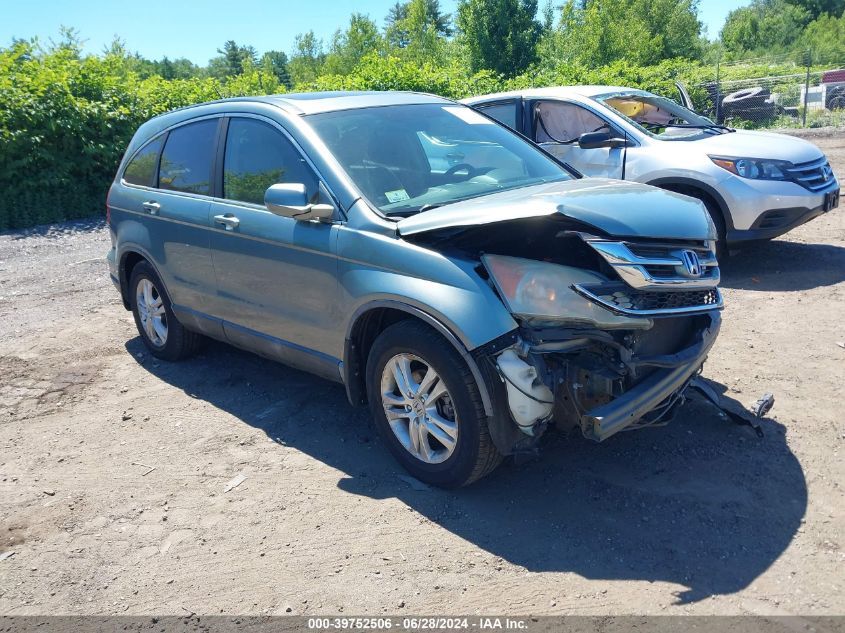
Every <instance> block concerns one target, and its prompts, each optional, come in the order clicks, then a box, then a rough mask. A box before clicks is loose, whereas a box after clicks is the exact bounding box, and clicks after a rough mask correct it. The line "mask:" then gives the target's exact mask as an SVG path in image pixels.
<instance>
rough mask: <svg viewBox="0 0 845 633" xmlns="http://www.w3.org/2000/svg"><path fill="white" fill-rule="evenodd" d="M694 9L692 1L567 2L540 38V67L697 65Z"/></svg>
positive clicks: (694, 0) (698, 41) (697, 34)
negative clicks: (680, 62)
mask: <svg viewBox="0 0 845 633" xmlns="http://www.w3.org/2000/svg"><path fill="white" fill-rule="evenodd" d="M697 5H698V3H697V0H590V1H589V2H583V1H576V0H569V1H568V2H566V4H564V5H563V6H562V7H561V14H560V21H559V22H558V25H557V28H556V29H555V30H554V31H552V32H550V33H547V34H546V35H544V41H543V43H542V45H541V48H540V56H541V62H542V65H543V66H554V65H556V64H560V63H572V62H580V63H583V64H587V65H604V64H610V63H612V62H614V61H616V60H621V59H625V60H629V61H631V62H634V63H637V64H655V63H658V62H660V61H661V60H663V59H672V58H675V57H683V58H687V59H697V58H699V57H700V56H701V53H702V46H701V23H700V22H699V20H698V6H697Z"/></svg>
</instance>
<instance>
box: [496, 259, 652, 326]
mask: <svg viewBox="0 0 845 633" xmlns="http://www.w3.org/2000/svg"><path fill="white" fill-rule="evenodd" d="M481 261H482V263H483V264H484V267H485V268H486V269H487V272H488V273H489V274H490V278H491V279H492V280H493V283H494V285H495V286H496V290H498V292H499V296H501V297H502V300H503V301H504V302H505V306H506V307H507V308H508V310H509V311H510V312H511V314H514V315H516V316H519V317H523V318H526V319H530V320H531V321H532V322H535V323H536V322H541V323H542V322H548V323H550V324H557V325H560V324H561V323H562V322H573V323H575V324H581V325H589V326H592V327H597V328H600V329H604V328H626V329H630V328H643V329H647V328H650V327H651V326H652V321H651V319H646V318H632V317H628V316H621V315H618V314H614V313H613V312H611V311H610V310H607V309H605V308H603V307H602V306H600V305H599V304H597V303H594V302H593V301H590V300H589V299H587V298H585V297H583V296H581V295H580V294H578V293H577V292H575V291H574V290H573V289H572V286H573V285H575V284H582V283H596V282H604V281H607V279H606V278H605V277H604V276H602V275H600V274H598V273H594V272H592V271H589V270H583V269H581V268H573V267H571V266H560V265H558V264H550V263H547V262H538V261H534V260H530V259H522V258H519V257H507V256H505V255H483V256H482V257H481Z"/></svg>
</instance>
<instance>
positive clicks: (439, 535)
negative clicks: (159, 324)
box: [0, 131, 845, 615]
mask: <svg viewBox="0 0 845 633" xmlns="http://www.w3.org/2000/svg"><path fill="white" fill-rule="evenodd" d="M812 140H813V142H816V143H818V144H819V146H821V147H822V148H823V149H824V150H825V151H826V152H827V153H828V156H829V157H830V158H831V161H832V162H833V164H834V169H835V171H836V172H837V173H838V174H839V176H840V179H842V177H843V176H845V134H843V133H842V132H841V131H840V132H839V133H838V134H837V135H833V136H829V137H813V138H812ZM843 217H845V210H843V209H839V210H838V211H836V212H834V213H832V214H830V215H828V216H826V217H822V218H819V219H817V220H815V221H813V222H811V223H810V224H808V225H805V226H803V227H801V228H799V229H798V230H796V231H794V232H792V233H791V234H789V235H788V236H786V237H785V239H781V240H777V241H774V242H771V243H767V244H762V245H759V246H756V247H753V248H749V249H748V250H746V251H743V252H741V253H740V254H738V255H736V256H735V257H733V258H732V259H731V260H730V261H728V262H726V263H725V264H724V267H723V276H724V290H725V295H726V301H727V308H726V309H725V313H724V319H725V323H724V328H723V330H722V335H721V337H720V339H719V341H718V342H717V344H716V348H715V350H714V351H713V352H712V353H711V356H710V360H709V361H708V363H707V365H706V366H705V376H707V377H708V378H710V379H712V380H713V381H715V382H717V383H719V384H720V385H722V386H723V388H724V389H725V390H726V395H728V396H729V397H730V398H732V399H734V400H735V401H736V402H737V403H740V404H742V405H749V404H751V403H753V402H754V401H755V400H756V399H757V398H758V397H759V396H760V395H761V394H763V393H764V392H766V391H772V392H773V393H774V394H775V396H776V399H777V403H776V405H775V408H774V409H773V411H772V417H771V418H769V419H768V420H767V421H765V422H764V429H765V438H764V439H762V440H759V439H758V438H757V437H756V436H755V435H754V433H753V432H752V431H751V429H749V428H747V427H740V426H736V425H733V424H730V423H727V422H725V421H723V420H721V419H720V418H719V417H718V416H717V415H716V414H715V413H714V411H713V410H712V409H710V408H708V407H706V406H704V405H696V404H691V405H687V406H686V408H685V409H684V411H683V414H682V415H681V416H679V419H677V420H676V421H675V422H673V423H672V424H671V425H670V426H668V427H665V428H659V429H651V430H644V431H639V432H636V433H623V434H621V435H620V436H617V437H614V438H613V439H612V440H610V441H608V442H606V443H604V444H601V445H595V444H592V443H589V442H587V441H586V440H583V439H581V438H580V437H575V436H573V437H571V438H568V439H567V438H563V437H554V436H552V437H549V438H548V441H547V442H546V443H545V447H544V451H543V452H542V454H541V455H540V457H539V458H538V459H537V460H534V461H531V462H528V463H525V464H521V465H514V464H505V465H504V466H503V467H501V468H500V469H499V470H498V471H496V473H494V474H493V475H492V476H491V477H488V478H487V479H485V480H483V481H481V482H479V483H478V484H477V485H474V486H472V487H470V488H468V489H464V490H460V491H457V492H442V491H438V490H416V489H414V488H413V487H411V486H410V485H409V484H408V483H406V481H404V480H403V479H402V476H403V475H404V472H403V471H402V470H401V469H400V468H399V467H398V466H397V464H396V463H395V462H394V461H393V460H392V459H391V458H390V456H389V455H388V453H387V451H386V450H385V449H384V448H383V447H382V446H381V445H380V442H379V440H378V439H377V438H376V437H375V435H374V433H373V431H372V429H371V427H370V425H369V421H368V415H367V413H366V411H364V410H357V409H353V408H352V407H350V406H349V405H348V404H347V402H346V399H345V394H344V391H343V388H342V387H340V386H338V385H334V384H331V383H328V382H324V381H322V380H319V379H317V378H314V377H311V376H309V375H306V374H303V373H300V372H297V371H294V370H291V369H288V368H286V367H284V366H281V365H278V364H274V363H272V362H270V361H266V360H262V359H260V358H258V357H255V356H252V355H250V354H247V353H243V352H240V351H237V350H235V349H233V348H230V347H228V346H226V345H222V344H211V345H209V347H208V348H207V349H206V351H205V352H204V353H203V354H202V355H201V356H200V357H198V358H196V359H193V360H191V361H188V362H185V363H182V364H174V365H171V364H167V363H160V362H158V361H156V360H155V359H153V358H151V357H150V356H149V355H147V354H145V353H144V350H143V347H142V344H141V342H140V339H139V338H138V336H137V334H136V331H135V327H134V324H133V322H132V318H131V315H130V313H128V312H126V311H124V310H123V307H122V305H121V304H120V302H119V300H118V296H117V293H116V292H115V291H114V288H113V287H112V286H111V282H110V281H109V279H108V274H107V269H106V266H105V263H104V261H103V256H104V255H105V252H106V250H107V248H108V235H107V231H106V229H105V228H104V226H103V224H102V223H100V222H88V223H84V222H83V223H68V224H64V225H60V226H53V227H48V228H41V229H36V230H30V231H23V232H17V233H7V234H3V235H0V378H1V379H0V443H2V454H0V539H2V542H0V559H2V560H0V613H2V614H57V613H66V614H99V615H105V614H126V615H133V614H176V615H179V614H185V612H186V610H187V611H193V612H196V613H200V614H213V613H228V614H231V613H242V614H246V613H249V614H265V613H268V614H284V613H300V614H317V613H320V614H324V613H333V614H334V613H341V612H342V613H345V614H380V613H394V614H395V613H427V614H432V613H433V614H439V613H450V614H473V613H490V612H496V613H512V614H559V613H566V614H629V613H636V614H661V613H666V614H683V613H696V614H711V613H718V614H744V613H750V614H768V615H779V614H805V615H809V614H816V615H823V614H843V613H845V599H843V596H845V574H843V569H845V566H843V562H845V560H844V559H845V553H843V546H845V542H844V541H843V538H845V537H843V535H845V499H843V483H845V479H843V474H844V473H845V468H843V463H845V461H844V460H843V458H842V451H843V444H845V422H844V421H843V417H842V408H843V402H842V396H843V384H845V348H844V347H843V346H845V329H843V317H845V221H843ZM239 473H240V474H243V475H244V476H245V477H246V479H245V480H244V481H243V483H241V484H240V485H239V486H237V487H235V488H233V489H231V490H229V491H228V492H226V491H225V488H226V486H227V482H230V480H232V479H233V478H234V477H235V476H236V475H238V474H239ZM9 553H13V554H12V555H11V556H9Z"/></svg>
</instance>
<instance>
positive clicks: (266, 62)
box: [261, 51, 292, 90]
mask: <svg viewBox="0 0 845 633" xmlns="http://www.w3.org/2000/svg"><path fill="white" fill-rule="evenodd" d="M261 68H262V70H263V71H264V72H266V73H267V74H269V75H273V76H275V77H276V79H278V80H279V83H280V84H282V85H283V86H284V87H285V88H286V89H288V90H290V87H291V86H292V84H291V80H290V72H289V71H288V56H287V55H286V54H285V53H283V52H282V51H267V52H266V53H264V55H263V56H262V57H261Z"/></svg>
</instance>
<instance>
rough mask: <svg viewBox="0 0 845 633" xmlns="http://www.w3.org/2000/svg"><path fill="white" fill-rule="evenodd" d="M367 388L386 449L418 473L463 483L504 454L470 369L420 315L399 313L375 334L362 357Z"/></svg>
mask: <svg viewBox="0 0 845 633" xmlns="http://www.w3.org/2000/svg"><path fill="white" fill-rule="evenodd" d="M429 372H433V373H429ZM397 375H398V377H397ZM408 378H410V379H408ZM403 386H405V388H404V389H403ZM367 395H368V400H369V403H370V409H371V411H372V415H373V419H374V421H375V425H376V428H377V429H378V432H379V434H380V435H381V437H382V439H383V440H384V441H385V443H386V444H387V446H388V448H389V449H390V452H391V453H392V454H393V456H394V457H395V458H396V460H397V461H398V462H399V463H400V464H401V465H402V466H403V467H404V468H405V469H406V470H407V471H408V472H409V473H411V474H412V475H413V476H414V477H416V478H417V479H419V480H420V481H423V482H425V483H428V484H431V485H434V486H439V487H442V488H457V487H460V486H466V485H467V484H470V483H472V482H473V481H476V480H477V479H480V478H481V477H484V476H485V475H487V474H488V473H490V472H492V471H493V470H494V469H495V468H496V466H498V465H499V464H500V463H501V461H502V455H501V454H500V453H499V452H498V451H497V450H496V447H495V446H494V445H493V440H492V439H491V438H490V432H489V431H488V428H487V416H486V415H485V413H484V406H483V404H482V402H481V394H480V393H479V390H478V385H477V384H476V382H475V378H474V377H473V375H472V372H471V371H470V369H469V367H468V366H467V364H466V362H465V361H464V360H463V359H462V358H461V357H460V355H459V354H458V353H457V352H456V351H455V349H454V348H453V347H452V346H451V345H450V344H449V342H448V341H446V340H444V339H443V337H442V336H440V335H439V334H438V333H437V332H435V331H434V330H433V329H431V328H430V327H429V326H427V325H425V324H424V323H421V322H419V321H415V320H406V321H400V322H399V323H396V324H395V325H392V326H390V327H389V328H387V329H386V330H384V332H382V333H381V334H380V335H379V337H378V338H377V339H376V341H375V343H374V344H373V346H372V349H371V350H370V355H369V358H368V360H367ZM388 416H389V417H390V419H388Z"/></svg>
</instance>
